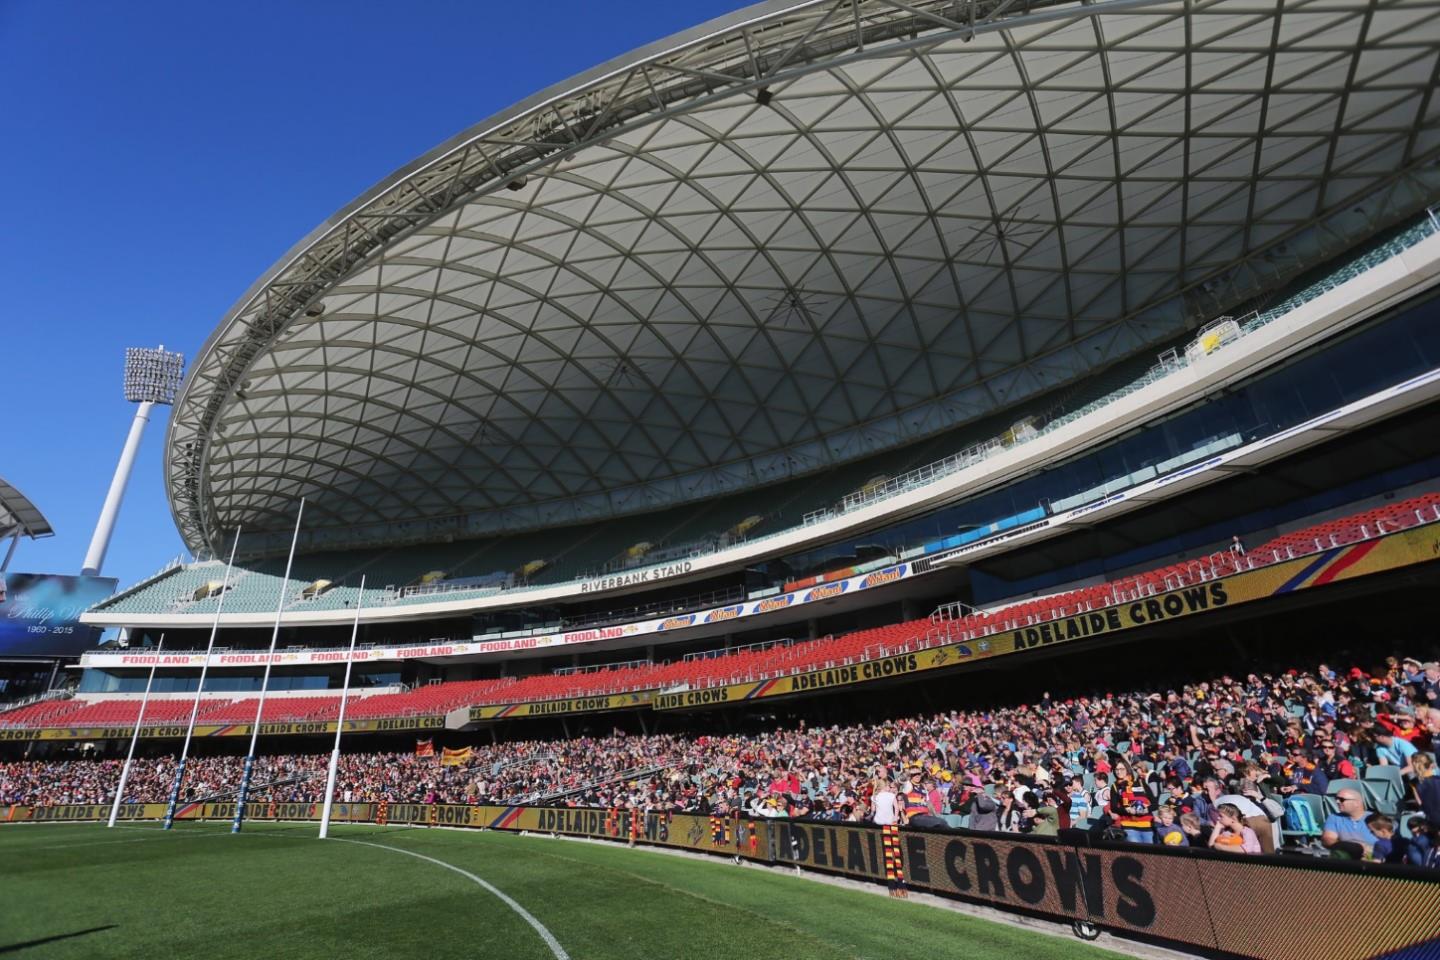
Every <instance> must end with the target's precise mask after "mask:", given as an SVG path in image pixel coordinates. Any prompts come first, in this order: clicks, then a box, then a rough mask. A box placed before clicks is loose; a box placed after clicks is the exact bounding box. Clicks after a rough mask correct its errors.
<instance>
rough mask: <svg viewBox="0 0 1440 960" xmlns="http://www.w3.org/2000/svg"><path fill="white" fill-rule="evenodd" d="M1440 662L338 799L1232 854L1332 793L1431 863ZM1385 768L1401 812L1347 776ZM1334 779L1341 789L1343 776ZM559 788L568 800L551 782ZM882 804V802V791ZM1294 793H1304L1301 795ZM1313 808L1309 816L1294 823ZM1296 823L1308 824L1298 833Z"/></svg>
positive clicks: (521, 760) (1359, 832) (68, 775)
mask: <svg viewBox="0 0 1440 960" xmlns="http://www.w3.org/2000/svg"><path fill="white" fill-rule="evenodd" d="M1437 745H1440V664H1436V663H1434V662H1429V663H1421V662H1420V661H1418V660H1413V659H1406V660H1403V661H1402V660H1398V659H1395V658H1389V659H1387V660H1386V661H1385V662H1384V663H1383V664H1380V665H1378V666H1376V667H1374V668H1372V669H1362V668H1360V667H1353V668H1349V669H1344V670H1336V669H1333V668H1331V667H1330V666H1328V665H1326V664H1323V663H1322V664H1318V665H1316V666H1314V667H1313V668H1312V669H1308V670H1303V671H1302V670H1298V669H1292V670H1288V671H1286V672H1284V673H1278V674H1273V675H1272V674H1264V673H1251V674H1248V675H1246V676H1244V677H1237V676H1221V677H1216V678H1212V679H1208V680H1205V681H1201V682H1197V683H1192V684H1188V685H1184V686H1180V687H1177V688H1175V689H1169V690H1165V691H1163V692H1140V691H1135V692H1129V693H1105V694H1097V695H1089V696H1076V697H1067V698H1063V699H1062V698H1052V697H1051V696H1050V695H1049V694H1048V693H1047V694H1045V695H1044V696H1043V697H1042V698H1041V699H1040V700H1039V701H1038V702H1031V703H1026V704H1019V705H1012V706H1006V707H1002V708H996V709H983V710H968V711H965V710H952V711H948V712H944V713H939V714H935V715H931V716H924V717H909V718H903V719H895V720H892V721H889V722H885V723H878V724H860V725H852V726H828V727H808V726H806V725H804V724H800V725H797V726H795V727H791V728H785V729H775V730H770V731H768V732H764V733H761V734H744V735H742V734H726V735H695V736H684V735H649V736H639V735H625V734H621V733H616V734H614V735H612V736H609V737H583V738H576V739H569V740H561V741H518V742H506V743H499V744H493V745H485V746H476V747H473V748H472V752H471V756H470V758H469V759H468V760H467V761H465V762H463V763H459V764H456V765H452V766H447V765H442V764H441V763H440V762H439V760H438V759H437V758H436V757H430V756H418V755H416V754H414V753H354V754H347V755H345V756H343V757H342V759H341V765H340V773H339V780H338V783H339V786H338V788H337V800H340V801H341V802H348V801H353V802H365V801H378V800H380V799H382V798H385V799H389V800H390V801H392V802H396V801H412V802H430V803H516V802H522V801H535V800H537V799H541V800H545V801H546V802H551V803H563V804H569V805H574V806H597V807H605V808H612V807H627V808H641V809H646V810H671V811H676V812H682V811H683V812H700V813H731V812H735V811H739V812H741V813H743V814H745V815H749V816H766V817H808V818H817V819H827V820H848V821H877V820H881V821H883V820H884V819H886V818H887V817H888V816H889V810H890V807H891V806H892V801H891V800H890V799H889V797H888V796H887V795H892V794H893V797H894V801H893V807H894V810H895V815H896V816H897V817H899V818H900V819H901V820H903V821H907V822H909V823H911V824H913V825H916V826H932V827H945V826H957V825H964V826H966V827H968V828H970V829H978V830H1000V831H1009V832H1016V833H1037V834H1051V833H1055V832H1056V831H1058V830H1059V829H1062V828H1066V827H1081V828H1092V829H1098V830H1105V831H1109V832H1110V833H1111V835H1112V836H1113V837H1115V838H1117V839H1118V838H1120V837H1123V838H1124V839H1126V840H1129V841H1131V842H1135V843H1162V844H1166V845H1171V846H1197V847H1209V848H1211V849H1216V850H1221V851H1228V852H1232V853H1235V854H1238V855H1246V854H1255V853H1261V852H1269V851H1272V850H1274V849H1276V847H1277V845H1278V844H1279V842H1280V840H1281V836H1282V830H1281V827H1282V825H1283V823H1284V822H1285V821H1287V820H1288V819H1290V818H1292V817H1300V816H1301V814H1302V813H1303V810H1304V809H1313V808H1312V807H1309V806H1308V805H1307V804H1304V803H1298V802H1295V801H1294V800H1292V798H1299V797H1304V796H1311V797H1325V796H1327V795H1328V796H1329V800H1330V802H1331V804H1332V805H1333V812H1331V813H1330V814H1329V815H1328V816H1325V817H1324V819H1323V822H1322V823H1317V824H1315V825H1314V826H1315V827H1316V828H1317V830H1312V831H1311V832H1312V833H1314V832H1318V835H1319V843H1320V844H1321V845H1322V846H1323V847H1324V848H1326V849H1328V850H1329V851H1330V852H1331V853H1332V854H1337V855H1343V856H1351V857H1357V858H1366V859H1380V860H1391V861H1394V862H1408V863H1412V864H1419V865H1426V866H1434V865H1436V859H1437V858H1436V854H1435V852H1434V849H1433V842H1432V838H1433V837H1434V836H1436V835H1437V833H1440V829H1437V828H1440V778H1437V777H1436V776H1435V766H1436V764H1435V756H1434V751H1435V749H1436V747H1437ZM327 761H328V757H327V756H325V755H320V754H317V755H290V756H272V757H266V758H263V759H262V760H261V761H260V765H259V768H258V770H257V773H256V775H255V781H256V782H257V783H259V784H276V785H274V786H269V787H264V788H262V789H261V790H260V791H259V796H260V797H261V798H264V799H269V800H274V801H277V802H279V801H302V802H303V801H311V802H314V801H318V800H319V799H320V798H321V797H320V794H321V791H322V790H323V786H324V772H325V766H326V763H327ZM241 765H242V761H241V759H240V758H237V757H201V758H192V759H191V760H190V761H189V764H188V765H187V768H186V779H185V789H184V792H183V793H184V797H185V798H186V799H203V798H206V797H211V796H217V795H222V794H224V793H225V792H226V791H227V790H228V791H232V792H233V790H234V789H235V785H236V784H237V783H238V782H239V779H240V771H241ZM175 767H176V760H175V759H174V758H171V757H161V758H151V759H145V760H139V761H137V762H136V764H135V767H134V769H133V770H132V772H131V774H130V777H129V779H128V781H127V785H126V790H125V793H126V797H125V799H126V800H127V801H129V802H140V801H157V802H158V801H163V800H164V799H166V798H167V797H168V794H169V791H170V787H171V783H172V781H173V778H174V774H175ZM1383 767H1389V768H1393V770H1394V771H1395V772H1396V774H1397V776H1395V777H1392V778H1391V779H1392V780H1393V781H1395V782H1397V783H1398V784H1399V789H1400V792H1401V796H1400V797H1399V798H1398V802H1397V804H1396V806H1395V809H1394V810H1392V811H1391V812H1389V813H1381V812H1378V811H1376V810H1373V809H1369V808H1367V801H1368V798H1367V796H1366V794H1365V792H1364V791H1363V790H1361V789H1360V788H1358V787H1356V786H1353V785H1350V784H1351V783H1352V782H1353V783H1359V782H1360V781H1359V780H1357V779H1356V777H1357V774H1359V773H1360V772H1361V771H1362V770H1364V769H1370V770H1372V771H1373V770H1374V768H1383ZM119 772H120V761H117V760H59V761H51V762H47V761H20V762H12V763H0V804H66V803H105V802H109V801H110V800H111V799H112V798H113V795H114V794H113V791H114V789H115V785H116V783H117V782H118V778H119ZM1332 784H1338V785H1339V789H1332ZM561 794H563V796H559V795H561ZM877 796H878V797H880V800H881V802H880V803H877V802H876V798H877ZM1302 808H1303V809H1302ZM1301 819H1303V817H1301ZM1301 832H1303V831H1301Z"/></svg>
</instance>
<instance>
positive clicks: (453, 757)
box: [440, 747, 470, 767]
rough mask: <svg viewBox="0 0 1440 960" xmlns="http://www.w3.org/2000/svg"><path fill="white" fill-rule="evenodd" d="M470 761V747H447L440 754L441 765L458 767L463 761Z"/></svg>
mask: <svg viewBox="0 0 1440 960" xmlns="http://www.w3.org/2000/svg"><path fill="white" fill-rule="evenodd" d="M469 761H470V748H469V747H461V748H460V749H459V750H451V749H450V748H449V747H446V748H445V749H444V750H443V751H442V752H441V754H440V766H442V767H458V766H460V765H461V764H462V763H468V762H469Z"/></svg>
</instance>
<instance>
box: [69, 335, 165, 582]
mask: <svg viewBox="0 0 1440 960" xmlns="http://www.w3.org/2000/svg"><path fill="white" fill-rule="evenodd" d="M184 376H185V356H184V355H183V354H179V353H173V352H171V351H169V350H166V349H165V345H164V344H161V345H160V346H159V347H158V348H155V349H150V348H147V347H127V348H126V349H125V377H124V388H125V399H126V400H128V401H129V402H131V403H136V404H139V407H138V408H137V409H136V410H135V419H133V420H131V421H130V434H129V435H128V436H127V437H126V438H125V447H124V449H122V450H121V451H120V462H119V463H118V464H116V465H115V475H114V476H113V477H111V478H110V491H109V492H108V493H107V494H106V495H105V505H104V506H103V507H101V508H100V519H99V520H98V521H96V523H95V533H94V534H93V535H92V536H91V537H90V549H88V550H86V551H85V563H84V565H83V566H82V567H81V569H80V572H81V574H82V575H84V576H87V577H94V576H98V575H99V573H100V567H101V566H102V565H103V564H104V563H105V553H106V551H108V550H109V549H110V536H111V534H113V533H114V532H115V520H116V518H117V517H119V516H120V504H121V502H122V501H124V499H125V487H126V486H127V485H129V483H130V473H131V471H132V470H133V469H134V467H135V455H136V454H137V453H138V452H139V451H140V440H141V438H142V437H144V435H145V426H146V424H148V423H149V422H150V411H151V410H153V409H154V408H155V405H156V404H157V403H159V404H164V405H165V406H167V407H168V406H170V405H171V404H173V403H174V402H175V394H176V393H178V392H179V390H180V381H181V380H182V379H184Z"/></svg>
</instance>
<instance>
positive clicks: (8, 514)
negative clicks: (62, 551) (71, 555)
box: [0, 477, 55, 540]
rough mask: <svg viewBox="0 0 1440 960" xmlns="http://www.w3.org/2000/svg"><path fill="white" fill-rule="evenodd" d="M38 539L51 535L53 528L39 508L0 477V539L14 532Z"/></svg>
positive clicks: (12, 534)
mask: <svg viewBox="0 0 1440 960" xmlns="http://www.w3.org/2000/svg"><path fill="white" fill-rule="evenodd" d="M17 533H18V534H20V535H21V536H25V537H29V538H30V539H32V540H39V539H40V538H42V537H52V536H54V535H55V530H54V528H52V527H51V526H50V521H49V520H46V519H45V515H44V514H43V513H41V512H40V508H39V507H37V506H35V504H33V503H31V502H30V498H29V497H27V496H25V494H23V493H21V492H20V491H19V490H17V489H16V488H15V486H14V484H12V483H9V482H8V481H7V480H5V478H3V477H0V540H4V539H6V538H7V537H13V536H15V534H17Z"/></svg>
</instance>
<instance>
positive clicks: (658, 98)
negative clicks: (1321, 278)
mask: <svg viewBox="0 0 1440 960" xmlns="http://www.w3.org/2000/svg"><path fill="white" fill-rule="evenodd" d="M1437 52H1440V0H1397V2H1386V3H1381V2H1374V0H1372V2H1365V0H1313V2H1285V0H1281V2H1275V3H1252V2H1248V0H1219V2H1212V3H1193V2H1192V3H1186V2H1160V3H1146V2H1136V0H1109V2H1097V3H1085V4H1074V3H1063V4H1056V3H1037V2H1032V3H1030V4H1028V5H1027V4H1022V3H1018V2H1001V3H995V2H986V3H968V2H961V3H956V2H945V3H915V4H904V3H899V2H894V0H864V2H860V0H841V2H834V0H823V2H812V3H803V4H798V5H784V4H767V5H761V6H758V7H752V8H749V9H747V10H744V11H741V12H740V13H738V14H736V15H734V16H732V17H729V18H725V19H724V20H721V21H716V22H714V23H711V24H707V25H705V26H704V27H701V28H697V29H696V30H694V31H691V32H690V33H687V34H684V35H681V36H679V37H676V38H672V39H670V40H668V41H664V42H662V43H659V44H656V45H654V46H652V47H649V48H646V49H645V50H641V51H639V52H637V53H635V54H632V55H631V56H629V57H626V58H622V59H621V60H618V61H614V62H612V63H610V64H606V65H604V66H603V67H600V68H598V69H597V70H595V71H592V72H591V73H589V74H586V75H584V76H582V77H580V78H577V79H575V80H573V81H570V82H567V83H566V84H562V85H560V86H558V87H556V88H552V89H551V90H549V91H546V92H544V93H542V94H540V95H538V96H536V97H535V98H532V99H531V100H530V101H527V102H526V103H523V104H521V105H519V106H518V107H516V108H514V109H513V110H511V111H508V112H507V113H505V114H502V115H500V116H499V117H497V118H494V119H492V120H490V121H486V122H485V123H482V124H480V125H478V126H477V127H475V128H472V129H471V130H469V131H467V132H465V133H464V134H461V135H460V136H458V137H456V138H455V139H453V140H452V141H450V142H448V143H446V144H443V145H442V146H440V147H438V148H437V149H436V150H434V151H432V152H431V153H430V154H428V155H426V156H425V157H424V158H422V159H421V160H419V161H417V162H416V163H415V164H413V165H411V166H410V167H408V168H406V169H404V170H402V171H400V172H399V173H397V174H396V175H394V176H393V177H391V178H390V179H389V180H387V181H386V182H384V183H383V184H381V185H380V186H379V187H377V188H376V189H374V190H373V191H371V193H369V194H367V195H366V196H365V197H363V198H361V199H360V200H358V201H357V202H356V203H354V204H352V205H351V206H350V207H349V208H347V209H346V210H344V211H342V212H341V213H340V214H338V215H337V216H336V217H335V218H333V219H332V220H331V221H330V222H328V223H326V224H325V225H323V226H322V227H320V228H319V229H317V230H316V231H315V232H314V233H312V234H311V236H309V237H307V238H306V239H305V240H304V241H302V242H301V243H300V244H299V245H298V246H297V247H296V248H295V249H294V250H293V251H292V252H291V253H290V254H288V255H287V256H286V257H285V258H284V259H283V260H282V261H281V262H280V263H279V264H277V265H276V267H274V268H273V269H272V270H271V271H270V272H269V273H268V274H267V275H266V276H265V277H263V278H262V279H261V280H260V281H258V282H257V283H256V285H255V286H254V287H253V288H252V289H251V290H250V291H249V292H248V293H247V294H246V295H245V296H244V297H243V298H242V299H241V301H240V302H239V303H238V304H237V306H236V307H235V308H234V309H233V310H232V311H231V312H230V314H229V315H227V316H226V318H225V319H224V320H223V322H222V323H221V325H220V327H219V328H218V329H217V330H216V331H215V333H214V334H213V335H212V336H211V338H210V340H209V342H208V343H207V344H206V346H205V348H204V350H203V351H202V353H201V355H200V356H199V358H198V359H197V360H196V362H195V364H194V366H193V367H192V369H191V373H190V377H189V379H188V380H187V383H186V386H185V388H184V390H183V391H182V395H181V397H180V398H179V400H178V401H177V403H176V406H175V411H174V414H173V417H172V420H171V424H170V435H169V440H168V456H167V466H166V473H167V482H168V485H169V493H170V497H171V503H172V508H173V510H174V513H175V516H176V520H177V523H178V525H179V527H180V530H181V533H182V535H183V536H184V538H185V540H186V542H187V543H188V544H189V545H190V546H191V547H192V548H194V549H199V550H203V549H206V548H207V547H213V546H214V545H215V544H218V543H219V542H220V541H221V540H223V539H224V536H225V532H226V531H229V530H233V529H234V528H235V527H236V525H238V524H242V523H243V524H244V526H245V528H246V529H247V531H279V530H284V529H285V528H286V527H287V525H288V523H289V519H288V518H290V517H293V510H294V503H295V501H297V500H298V499H299V497H301V496H302V495H303V496H306V497H308V498H309V499H308V502H309V504H310V510H307V520H308V519H309V518H312V517H313V518H314V522H313V524H312V523H307V527H308V528H309V541H308V542H309V544H310V545H311V546H312V547H314V546H320V545H325V544H331V545H342V544H346V543H360V542H372V543H373V542H385V541H394V540H400V539H428V538H431V537H441V536H446V535H462V536H465V535H469V536H475V535H483V534H486V533H492V532H497V531H502V530H509V529H526V528H533V527H541V526H547V525H555V524H561V523H573V522H576V521H579V520H585V519H591V518H601V517H610V516H617V515H623V514H625V513H629V512H636V511H641V510H648V509H653V508H656V507H659V506H665V505H671V504H675V503H679V502H685V501H688V500H691V499H696V498H701V497H708V496H714V495H717V494H722V493H726V492H731V491H737V490H742V489H745V488H748V487H753V486H756V485H759V484H763V483H768V482H772V481H775V480H779V479H784V478H786V477H790V476H795V475H801V474H804V473H807V472H811V471H815V470H820V469H824V468H825V467H828V466H831V465H833V464H836V463H840V462H844V461H847V460H851V459H854V458H856V457H859V456H863V455H866V454H869V453H873V452H876V451H879V450H884V449H887V448H890V447H894V446H897V445H900V444H903V443H907V442H910V441H912V440H914V439H917V438H919V437H923V436H926V435H930V434H933V433H936V432H938V431H941V430H944V429H947V428H949V427H952V426H954V425H957V424H960V423H964V422H966V421H968V420H971V419H973V418H975V417H977V416H980V415H983V414H985V413H988V412H993V411H995V410H999V409H1002V408H1004V407H1006V406H1009V405H1012V404H1014V403H1016V402H1018V401H1020V400H1022V399H1024V398H1026V397H1029V396H1033V395H1035V394H1037V393H1040V392H1043V391H1046V390H1050V389H1052V388H1054V387H1056V386H1059V385H1061V384H1064V383H1066V382H1069V381H1072V380H1075V379H1077V378H1079V377H1083V376H1084V375H1086V374H1087V373H1089V372H1091V371H1093V370H1094V369H1096V368H1097V367H1100V366H1103V365H1106V364H1108V363H1110V362H1112V361H1113V360H1115V359H1118V358H1120V357H1123V356H1127V355H1130V354H1133V353H1135V352H1136V351H1139V350H1142V349H1144V348H1146V347H1147V346H1149V345H1151V344H1154V343H1156V342H1158V341H1161V340H1164V339H1167V338H1169V337H1173V336H1174V335H1176V334H1178V333H1180V332H1183V330H1184V329H1185V328H1186V327H1187V326H1188V325H1193V324H1194V323H1196V322H1198V321H1202V320H1205V319H1208V317H1209V315H1210V313H1211V312H1215V311H1219V310H1220V309H1222V308H1224V307H1227V306H1229V305H1231V304H1233V303H1236V302H1238V301H1240V300H1243V299H1245V298H1246V297H1250V296H1254V295H1256V294H1257V293H1260V292H1262V291H1265V290H1268V289H1270V288H1272V287H1273V286H1274V285H1275V284H1276V283H1277V282H1279V281H1280V280H1282V279H1283V278H1284V277H1286V276H1289V275H1292V274H1294V273H1296V272H1298V271H1299V270H1301V269H1303V268H1305V267H1307V266H1310V265H1313V264H1314V263H1315V262H1316V261H1317V260H1318V259H1321V258H1323V257H1324V256H1327V255H1331V254H1333V253H1335V252H1338V251H1339V250H1341V249H1344V248H1345V247H1346V246H1349V245H1350V244H1353V243H1354V242H1355V241H1356V240H1358V239H1363V238H1364V237H1365V236H1367V235H1369V234H1372V233H1373V232H1375V231H1376V230H1377V229H1380V228H1382V227H1383V226H1385V225H1387V224H1389V223H1393V222H1396V221H1397V220H1398V219H1400V218H1402V217H1404V216H1407V215H1411V214H1413V213H1414V212H1416V211H1417V210H1419V209H1420V208H1421V207H1422V206H1423V205H1424V204H1425V203H1427V202H1430V201H1432V200H1433V199H1435V198H1436V197H1437V196H1440V171H1437V170H1436V168H1435V164H1434V160H1435V158H1436V156H1437V153H1440V130H1437V126H1440V105H1437V104H1436V102H1435V100H1434V96H1433V95H1434V91H1435V88H1436V82H1437V64H1440V57H1437ZM312 511H313V512H312Z"/></svg>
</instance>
